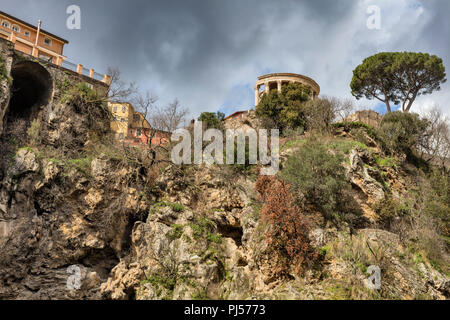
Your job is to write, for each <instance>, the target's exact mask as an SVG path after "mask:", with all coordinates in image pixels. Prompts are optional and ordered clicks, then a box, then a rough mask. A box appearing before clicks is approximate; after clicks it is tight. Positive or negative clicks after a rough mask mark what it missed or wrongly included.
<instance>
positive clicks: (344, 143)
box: [327, 139, 369, 155]
mask: <svg viewBox="0 0 450 320" xmlns="http://www.w3.org/2000/svg"><path fill="white" fill-rule="evenodd" d="M327 147H329V148H331V149H334V150H337V151H339V152H341V153H343V154H346V155H347V154H349V153H350V151H352V150H353V149H354V148H355V147H360V148H361V149H364V150H368V149H369V147H368V146H366V145H365V144H364V143H361V142H359V141H354V140H344V139H338V140H334V141H331V142H330V143H329V144H328V146H327Z"/></svg>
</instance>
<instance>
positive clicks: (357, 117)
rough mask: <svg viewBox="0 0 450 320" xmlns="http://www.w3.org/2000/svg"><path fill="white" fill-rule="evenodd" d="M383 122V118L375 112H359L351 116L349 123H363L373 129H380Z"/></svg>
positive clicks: (348, 119)
mask: <svg viewBox="0 0 450 320" xmlns="http://www.w3.org/2000/svg"><path fill="white" fill-rule="evenodd" d="M381 120H383V116H382V115H381V114H379V113H378V112H375V111H373V110H362V111H357V112H355V113H354V114H352V115H351V116H349V117H348V118H347V119H345V121H347V122H362V123H365V124H367V125H369V126H372V127H378V126H379V125H380V123H381Z"/></svg>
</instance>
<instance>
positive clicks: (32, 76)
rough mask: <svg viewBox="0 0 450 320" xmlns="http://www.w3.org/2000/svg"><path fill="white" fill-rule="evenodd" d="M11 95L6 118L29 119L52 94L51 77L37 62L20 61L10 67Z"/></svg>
mask: <svg viewBox="0 0 450 320" xmlns="http://www.w3.org/2000/svg"><path fill="white" fill-rule="evenodd" d="M11 76H12V78H13V86H12V92H11V93H12V96H11V100H10V103H9V107H8V118H10V119H15V118H21V119H26V120H30V119H31V118H32V117H34V116H36V115H37V112H38V111H39V108H40V107H41V106H43V105H46V104H47V103H48V102H49V100H50V97H51V94H52V85H53V81H52V77H51V76H50V73H49V72H48V71H47V70H45V68H44V67H43V66H41V65H40V64H39V63H36V62H32V61H22V62H19V63H16V64H14V65H13V66H12V68H11Z"/></svg>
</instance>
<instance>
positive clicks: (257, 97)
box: [255, 86, 259, 107]
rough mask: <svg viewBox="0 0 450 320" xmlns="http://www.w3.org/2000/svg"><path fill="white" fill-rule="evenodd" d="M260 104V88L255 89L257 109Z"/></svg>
mask: <svg viewBox="0 0 450 320" xmlns="http://www.w3.org/2000/svg"><path fill="white" fill-rule="evenodd" d="M258 104H259V86H256V87H255V107H256V106H257V105H258Z"/></svg>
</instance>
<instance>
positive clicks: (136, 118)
mask: <svg viewBox="0 0 450 320" xmlns="http://www.w3.org/2000/svg"><path fill="white" fill-rule="evenodd" d="M139 119H140V118H139V115H138V114H135V115H134V119H133V121H134V122H138V121H139Z"/></svg>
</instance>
